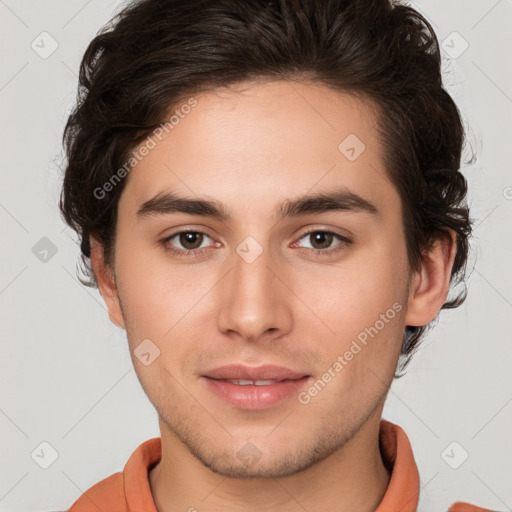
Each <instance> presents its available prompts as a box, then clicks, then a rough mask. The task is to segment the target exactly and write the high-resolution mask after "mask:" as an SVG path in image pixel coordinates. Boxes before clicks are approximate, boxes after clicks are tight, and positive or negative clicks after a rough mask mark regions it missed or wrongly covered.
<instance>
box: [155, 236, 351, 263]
mask: <svg viewBox="0 0 512 512" xmlns="http://www.w3.org/2000/svg"><path fill="white" fill-rule="evenodd" d="M184 233H194V234H200V235H205V236H207V237H208V238H211V236H210V235H208V234H207V233H205V232H204V231H196V230H184V231H178V232H176V233H173V234H172V235H170V236H168V237H166V238H163V239H162V240H160V243H161V244H162V245H163V247H164V249H165V250H166V251H168V252H170V253H172V254H174V255H176V256H178V257H183V258H186V257H190V256H192V257H199V256H201V255H202V254H203V253H204V252H205V251H206V250H208V247H205V248H203V249H194V250H190V249H175V248H174V247H172V245H170V241H171V240H172V239H173V238H176V237H177V236H178V235H181V234H184ZM313 233H324V234H328V235H334V237H336V238H338V240H339V241H340V242H341V243H339V244H338V245H336V246H334V247H333V248H330V249H308V248H305V249H306V250H308V251H313V253H314V255H315V256H317V257H323V256H330V255H331V254H333V253H337V252H339V251H341V250H343V249H344V248H346V247H347V246H349V245H350V244H352V240H350V239H349V238H347V237H344V236H342V235H339V234H338V233H334V232H332V231H327V230H321V229H312V230H310V231H307V232H306V233H303V234H302V236H301V237H300V238H299V240H302V239H303V238H304V237H306V236H308V235H311V234H313ZM303 249H304V248H303Z"/></svg>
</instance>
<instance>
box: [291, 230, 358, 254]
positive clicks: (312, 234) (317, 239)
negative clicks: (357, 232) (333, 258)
mask: <svg viewBox="0 0 512 512" xmlns="http://www.w3.org/2000/svg"><path fill="white" fill-rule="evenodd" d="M336 239H337V240H339V243H337V244H334V245H333V242H335V241H336ZM300 240H307V241H309V243H310V244H311V247H306V249H310V250H311V251H313V253H315V254H316V255H318V256H327V255H330V254H332V253H335V252H338V251H342V250H343V249H345V248H346V247H347V246H349V245H350V244H351V243H352V240H350V239H348V238H346V237H344V236H342V235H338V234H337V233H333V232H331V231H325V230H319V229H317V230H312V231H309V232H307V233H304V234H303V235H302V237H301V238H300ZM301 247H304V246H301Z"/></svg>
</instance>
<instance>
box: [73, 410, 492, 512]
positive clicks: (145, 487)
mask: <svg viewBox="0 0 512 512" xmlns="http://www.w3.org/2000/svg"><path fill="white" fill-rule="evenodd" d="M379 442H380V449H381V453H382V457H383V460H384V463H385V465H386V467H387V468H388V469H389V471H390V472H391V478H390V481H389V485H388V488H387V490H386V494H385V495H384V497H383V499H382V501H381V502H380V505H379V506H378V507H377V510H376V512H397V511H398V510H399V511H400V512H416V509H417V507H418V498H419V475H418V468H417V466H416V462H415V460H414V455H413V452H412V448H411V444H410V442H409V438H408V437H407V434H406V433H405V432H404V430H403V429H402V428H401V427H399V426H398V425H395V424H393V423H391V422H389V421H386V420H381V422H380V437H379ZM161 456H162V442H161V438H160V437H155V438H153V439H149V440H148V441H145V442H144V443H142V444H141V445H140V446H139V447H138V448H137V449H136V450H135V451H134V452H133V453H132V455H131V456H130V458H129V459H128V461H127V463H126V465H125V467H124V469H123V471H122V472H119V473H115V474H113V475H111V476H109V477H108V478H105V479H104V480H101V481H100V482H98V483H97V484H96V485H93V486H92V487H91V488H90V489H89V490H87V491H86V492H85V493H83V494H82V495H81V496H80V497H79V498H78V500H77V501H75V503H74V504H73V505H72V506H71V508H70V509H69V511H68V512H158V511H157V508H156V506H155V502H154V501H153V497H152V495H151V488H150V486H149V470H150V469H151V468H152V467H153V466H154V465H155V464H157V463H158V462H159V461H160V458H161ZM447 512H492V511H491V510H489V509H484V508H480V507H477V506H475V505H471V504H469V503H463V502H457V503H454V504H453V505H452V506H451V507H450V508H449V510H448V511H447Z"/></svg>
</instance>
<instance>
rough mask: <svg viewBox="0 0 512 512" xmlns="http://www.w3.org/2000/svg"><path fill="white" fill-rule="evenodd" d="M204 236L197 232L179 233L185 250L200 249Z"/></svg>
mask: <svg viewBox="0 0 512 512" xmlns="http://www.w3.org/2000/svg"><path fill="white" fill-rule="evenodd" d="M203 237H204V235H203V234H202V233H198V232H196V231H184V232H183V233H179V236H178V240H179V243H180V244H181V245H182V246H183V248H184V249H187V250H190V251H191V250H194V249H199V247H200V246H201V242H202V240H203Z"/></svg>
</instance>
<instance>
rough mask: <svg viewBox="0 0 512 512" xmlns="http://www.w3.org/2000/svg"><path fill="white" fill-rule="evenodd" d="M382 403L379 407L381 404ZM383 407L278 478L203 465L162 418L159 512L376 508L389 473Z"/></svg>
mask: <svg viewBox="0 0 512 512" xmlns="http://www.w3.org/2000/svg"><path fill="white" fill-rule="evenodd" d="M378 409H379V408H378ZM380 413H381V411H380V410H376V411H374V414H373V415H372V416H370V417H369V418H368V420H367V421H366V422H365V423H364V424H363V425H362V426H361V428H360V429H359V430H358V431H357V432H356V434H355V435H354V436H352V438H351V439H350V440H349V441H347V442H346V443H345V444H344V445H343V446H342V447H340V448H339V449H338V450H336V451H335V452H334V453H332V454H331V455H330V456H329V457H327V458H325V459H324V460H322V461H320V462H317V463H316V464H313V465H312V466H310V467H309V468H307V469H305V470H303V471H301V472H299V473H296V474H294V475H291V476H288V477H284V478H278V479H253V480H244V479H232V478H227V477H223V476H221V475H218V474H216V473H214V472H212V471H211V470H210V469H209V468H207V467H205V466H203V465H202V464H201V463H200V462H199V461H198V460H197V459H196V458H195V457H194V456H193V455H192V454H191V453H190V452H189V451H188V449H187V448H186V446H184V445H183V444H182V443H181V442H180V441H179V439H177V438H176V436H175V435H174V434H173V433H172V432H171V431H170V430H169V429H168V428H167V426H166V425H165V424H164V423H163V422H162V421H161V422H160V429H161V433H162V458H161V460H160V462H159V463H158V464H157V465H156V466H155V467H154V468H153V469H152V470H151V471H150V475H149V479H150V486H151V491H152V494H153V500H154V501H155V505H156V507H157V509H158V511H159V512H172V511H175V510H187V511H188V510H190V511H194V510H197V511H201V510H204V509H208V511H211V512H220V511H223V512H229V511H235V510H248V511H251V512H273V511H279V512H288V511H289V512H292V511H297V510H310V511H314V510H336V511H338V512H349V511H353V510H358V511H360V512H364V511H368V512H370V511H375V509H376V508H377V507H378V505H379V503H380V502H381V500H382V498H383V496H384V494H385V492H386V489H387V487H388V484H389V479H390V475H389V473H388V471H387V470H386V468H385V466H384V463H383V461H382V457H381V453H380V448H379V425H380Z"/></svg>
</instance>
